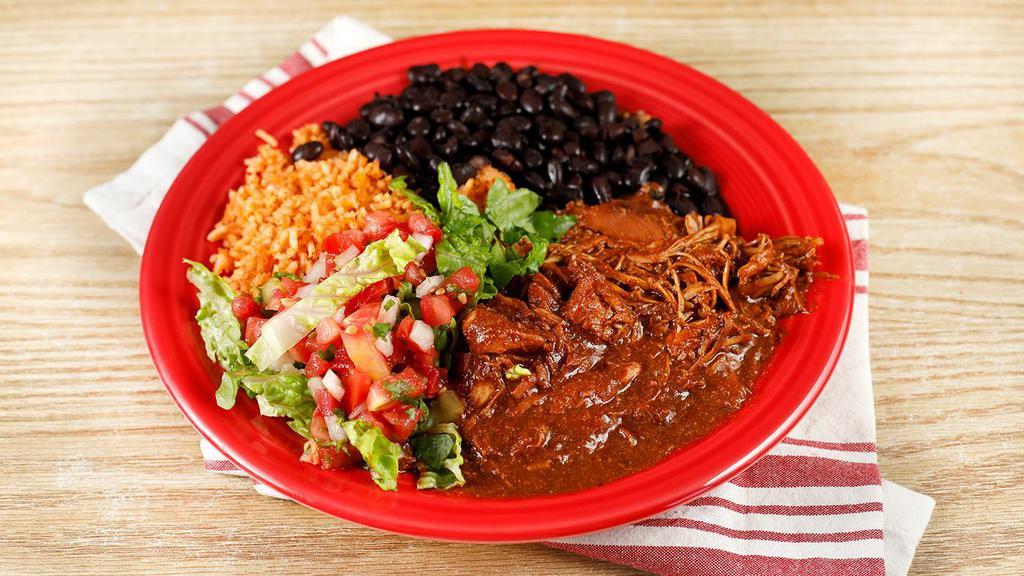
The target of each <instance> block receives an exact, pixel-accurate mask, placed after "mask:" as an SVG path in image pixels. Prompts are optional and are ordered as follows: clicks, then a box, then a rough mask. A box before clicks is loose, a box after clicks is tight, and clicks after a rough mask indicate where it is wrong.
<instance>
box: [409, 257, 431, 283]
mask: <svg viewBox="0 0 1024 576" xmlns="http://www.w3.org/2000/svg"><path fill="white" fill-rule="evenodd" d="M404 277H405V279H406V280H407V281H408V282H409V283H410V284H412V285H413V286H419V285H420V284H421V283H422V282H423V281H424V280H426V279H427V273H426V272H424V271H423V267H422V266H420V265H419V264H417V263H416V262H409V265H408V266H406V267H405V276H404Z"/></svg>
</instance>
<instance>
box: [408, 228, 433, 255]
mask: <svg viewBox="0 0 1024 576" xmlns="http://www.w3.org/2000/svg"><path fill="white" fill-rule="evenodd" d="M410 236H412V237H413V239H415V240H416V241H417V242H419V243H420V244H423V247H424V248H426V249H427V250H428V251H429V250H430V247H431V246H433V245H434V237H433V236H431V235H430V234H420V233H419V232H414V233H412V234H410ZM423 254H424V255H426V252H424V253H423Z"/></svg>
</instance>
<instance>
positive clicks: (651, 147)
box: [636, 140, 661, 156]
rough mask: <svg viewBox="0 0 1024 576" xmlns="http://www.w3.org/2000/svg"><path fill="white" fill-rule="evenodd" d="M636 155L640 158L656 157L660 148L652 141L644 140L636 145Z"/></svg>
mask: <svg viewBox="0 0 1024 576" xmlns="http://www.w3.org/2000/svg"><path fill="white" fill-rule="evenodd" d="M636 153H637V154H638V155H640V156H657V155H658V154H660V153H661V146H659V145H658V143H657V142H655V141H654V140H644V141H643V142H641V143H640V144H638V145H637V147H636Z"/></svg>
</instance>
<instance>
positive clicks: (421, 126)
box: [405, 116, 431, 136]
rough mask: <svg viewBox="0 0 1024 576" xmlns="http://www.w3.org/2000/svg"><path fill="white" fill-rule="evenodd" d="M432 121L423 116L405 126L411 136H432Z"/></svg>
mask: <svg viewBox="0 0 1024 576" xmlns="http://www.w3.org/2000/svg"><path fill="white" fill-rule="evenodd" d="M430 128H431V126H430V120H427V119H426V118H424V117H423V116H417V117H415V118H413V119H412V120H410V121H409V123H408V124H406V126H405V131H406V132H408V133H409V135H410V136H426V135H427V134H430Z"/></svg>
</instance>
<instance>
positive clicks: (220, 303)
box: [185, 260, 249, 372]
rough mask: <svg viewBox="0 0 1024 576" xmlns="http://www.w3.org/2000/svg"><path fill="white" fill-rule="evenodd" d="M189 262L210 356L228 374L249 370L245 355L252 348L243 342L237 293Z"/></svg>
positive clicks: (197, 313)
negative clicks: (234, 302)
mask: <svg viewBox="0 0 1024 576" xmlns="http://www.w3.org/2000/svg"><path fill="white" fill-rule="evenodd" d="M185 263H186V264H188V265H189V266H191V268H189V270H188V273H187V274H186V276H187V277H188V281H189V282H191V283H192V285H193V286H195V287H196V289H197V290H198V291H199V293H198V294H197V295H198V296H199V310H198V311H197V312H196V322H197V323H198V324H199V333H200V334H201V335H202V337H203V343H204V344H205V345H206V355H207V356H209V357H210V360H213V361H214V362H216V363H218V364H220V366H221V368H223V369H224V370H225V371H228V372H232V371H236V370H241V369H243V368H245V367H246V366H248V365H249V363H248V361H247V360H246V358H245V355H244V353H245V350H246V349H247V348H248V346H246V344H245V341H244V340H242V326H241V325H240V324H239V323H238V319H237V318H235V315H234V313H233V312H231V301H232V300H234V299H235V292H234V290H232V289H231V286H228V283H227V282H225V281H224V279H223V278H221V277H220V276H218V275H216V274H214V273H213V272H211V271H210V270H209V269H208V268H207V267H206V266H203V265H202V264H200V263H199V262H194V261H192V260H185Z"/></svg>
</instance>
